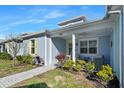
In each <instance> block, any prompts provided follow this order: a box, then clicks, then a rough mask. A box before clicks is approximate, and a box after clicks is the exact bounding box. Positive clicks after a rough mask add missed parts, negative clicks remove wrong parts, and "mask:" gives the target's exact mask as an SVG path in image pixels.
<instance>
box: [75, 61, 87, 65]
mask: <svg viewBox="0 0 124 93" xmlns="http://www.w3.org/2000/svg"><path fill="white" fill-rule="evenodd" d="M76 64H80V65H85V64H86V61H84V60H77V61H76Z"/></svg>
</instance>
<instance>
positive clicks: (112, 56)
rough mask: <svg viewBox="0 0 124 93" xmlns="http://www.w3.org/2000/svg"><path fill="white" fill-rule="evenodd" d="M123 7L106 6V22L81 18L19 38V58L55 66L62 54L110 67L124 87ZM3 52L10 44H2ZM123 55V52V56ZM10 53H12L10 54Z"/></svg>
mask: <svg viewBox="0 0 124 93" xmlns="http://www.w3.org/2000/svg"><path fill="white" fill-rule="evenodd" d="M123 8H124V7H123V6H107V9H106V15H105V17H104V18H102V19H100V20H95V21H90V22H89V21H87V19H86V17H85V16H79V17H76V18H72V19H69V20H65V21H63V22H60V23H59V24H58V25H59V26H60V27H59V28H57V29H53V30H44V31H41V32H40V31H39V32H36V33H30V34H28V33H27V34H23V35H21V36H19V37H20V38H21V39H22V40H23V41H22V42H20V43H21V44H22V45H23V48H22V49H21V50H20V52H19V55H26V54H31V55H35V54H37V55H39V56H40V57H41V58H43V59H44V61H45V65H52V64H56V63H57V60H56V59H55V56H56V55H58V54H59V53H65V54H66V55H71V57H72V60H73V61H75V60H76V59H79V58H80V59H85V60H91V61H96V60H97V61H98V63H100V64H109V65H111V66H112V67H113V71H114V72H115V74H116V75H117V77H118V79H119V81H120V86H121V87H124V67H123V65H124V57H123V55H124V54H123V53H124V49H123V48H124V47H123V46H124V45H123V44H124V41H123V38H124V37H123V34H124V32H123V25H122V24H123V20H124V19H123V13H124V12H122V11H124V10H123ZM0 45H1V48H0V49H1V52H3V51H8V49H7V42H6V41H4V42H1V44H0ZM122 51H123V52H122ZM8 52H9V51H8Z"/></svg>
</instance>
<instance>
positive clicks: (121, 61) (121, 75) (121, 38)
mask: <svg viewBox="0 0 124 93" xmlns="http://www.w3.org/2000/svg"><path fill="white" fill-rule="evenodd" d="M108 14H119V16H120V17H119V18H120V48H119V49H120V50H119V51H120V87H121V88H122V87H123V85H122V84H123V82H122V81H123V73H122V71H123V69H122V68H123V52H122V51H123V49H122V48H123V29H122V28H123V21H122V19H123V18H122V11H121V10H116V11H109V12H108Z"/></svg>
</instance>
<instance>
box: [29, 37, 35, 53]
mask: <svg viewBox="0 0 124 93" xmlns="http://www.w3.org/2000/svg"><path fill="white" fill-rule="evenodd" d="M32 41H34V46H33V47H32V45H33V44H32ZM35 42H36V41H35V39H31V40H30V43H31V47H30V51H31V54H35V51H36V50H35ZM32 48H34V53H32Z"/></svg>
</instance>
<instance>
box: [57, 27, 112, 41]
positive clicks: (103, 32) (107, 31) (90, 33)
mask: <svg viewBox="0 0 124 93" xmlns="http://www.w3.org/2000/svg"><path fill="white" fill-rule="evenodd" d="M111 33H112V29H102V30H92V31H83V32H80V33H76V31H75V34H76V36H78V37H82V36H84V37H88V36H93V37H95V36H107V35H110V34H111ZM72 34H73V33H71V34H60V35H59V36H58V37H61V38H63V39H71V38H72Z"/></svg>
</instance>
